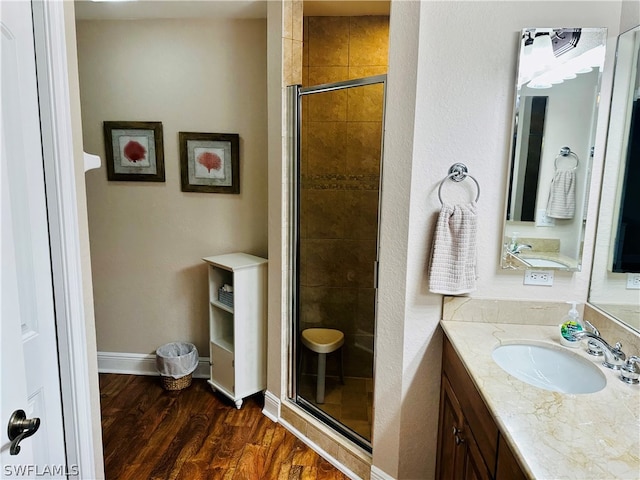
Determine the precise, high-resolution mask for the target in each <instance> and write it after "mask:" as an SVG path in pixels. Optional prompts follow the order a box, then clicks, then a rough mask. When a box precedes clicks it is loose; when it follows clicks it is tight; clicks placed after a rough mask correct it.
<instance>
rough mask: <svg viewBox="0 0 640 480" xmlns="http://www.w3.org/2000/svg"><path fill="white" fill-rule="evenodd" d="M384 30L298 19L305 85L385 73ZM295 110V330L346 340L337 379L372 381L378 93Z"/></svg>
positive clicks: (370, 22) (371, 20)
mask: <svg viewBox="0 0 640 480" xmlns="http://www.w3.org/2000/svg"><path fill="white" fill-rule="evenodd" d="M388 32H389V18H388V17H379V16H366V17H305V18H304V29H303V65H302V79H303V85H305V86H309V85H319V84H323V83H330V82H336V81H343V80H348V79H354V78H361V77H368V76H372V75H379V74H384V73H386V72H387V52H388ZM302 112H303V113H302V122H303V123H302V151H301V159H302V165H301V175H302V183H301V185H302V188H301V197H302V198H301V201H302V208H301V224H300V234H301V269H300V284H301V292H300V295H301V299H300V300H301V302H300V304H301V328H308V327H328V328H337V329H339V330H341V331H342V332H344V334H345V347H344V367H345V375H347V376H354V377H371V376H372V375H373V344H374V342H373V336H374V321H375V311H374V305H375V290H374V288H373V282H374V278H373V273H374V261H375V258H376V241H377V231H378V217H377V211H378V194H379V191H378V189H379V183H380V156H381V139H382V115H383V87H382V85H380V84H379V85H371V86H366V87H358V88H355V89H348V90H341V91H336V92H328V93H322V94H315V95H313V96H310V97H303V107H302ZM335 360H336V359H332V358H331V357H330V358H329V359H328V366H327V372H328V374H330V375H331V374H333V373H335V372H336V368H337V365H336V363H335Z"/></svg>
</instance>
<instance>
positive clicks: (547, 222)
mask: <svg viewBox="0 0 640 480" xmlns="http://www.w3.org/2000/svg"><path fill="white" fill-rule="evenodd" d="M555 224H556V221H555V220H554V219H553V218H551V217H547V210H546V209H544V208H541V209H538V210H537V211H536V227H553V226H555Z"/></svg>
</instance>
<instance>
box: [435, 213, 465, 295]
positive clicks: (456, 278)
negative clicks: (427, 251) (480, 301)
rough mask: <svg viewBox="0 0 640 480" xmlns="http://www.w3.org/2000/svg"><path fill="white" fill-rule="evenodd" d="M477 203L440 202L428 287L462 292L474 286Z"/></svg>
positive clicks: (439, 290) (438, 291)
mask: <svg viewBox="0 0 640 480" xmlns="http://www.w3.org/2000/svg"><path fill="white" fill-rule="evenodd" d="M476 231H477V215H476V203H475V202H472V203H468V204H464V205H446V204H445V205H443V206H442V209H441V210H440V215H439V216H438V222H437V224H436V231H435V234H434V237H433V249H432V253H431V265H430V268H429V290H430V291H431V292H432V293H441V294H444V295H462V294H464V293H469V292H473V291H474V290H475V289H476Z"/></svg>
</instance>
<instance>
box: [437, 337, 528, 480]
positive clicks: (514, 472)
mask: <svg viewBox="0 0 640 480" xmlns="http://www.w3.org/2000/svg"><path fill="white" fill-rule="evenodd" d="M436 468H437V473H436V478H440V479H452V478H464V479H493V478H495V479H496V480H519V479H525V478H527V477H526V476H525V474H524V473H523V472H522V470H521V469H520V466H519V464H518V462H517V460H516V459H515V457H514V455H513V453H512V452H511V449H510V448H509V446H508V445H507V443H506V442H505V440H504V438H502V436H501V434H500V431H499V430H498V427H497V425H496V423H495V422H494V420H493V417H492V416H491V413H490V412H489V409H488V408H487V406H486V405H485V403H484V401H483V400H482V397H481V396H480V393H479V392H478V390H477V389H476V388H475V386H474V384H473V381H472V380H471V378H470V377H469V374H468V373H467V371H466V369H465V367H464V365H463V364H462V361H461V360H460V358H459V357H458V355H457V354H456V352H455V350H454V348H453V346H452V345H451V342H450V341H449V340H448V339H447V338H446V337H445V339H444V345H443V349H442V383H441V386H440V415H439V430H438V457H437V467H436Z"/></svg>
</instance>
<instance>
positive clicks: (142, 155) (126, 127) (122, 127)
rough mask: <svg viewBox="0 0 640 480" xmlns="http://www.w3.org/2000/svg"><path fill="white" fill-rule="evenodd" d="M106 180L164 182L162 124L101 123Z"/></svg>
mask: <svg viewBox="0 0 640 480" xmlns="http://www.w3.org/2000/svg"><path fill="white" fill-rule="evenodd" d="M103 128H104V143H105V163H106V164H107V179H108V180H110V181H125V182H164V181H165V176H164V147H163V137H162V135H163V134H162V122H112V121H105V122H103Z"/></svg>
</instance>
